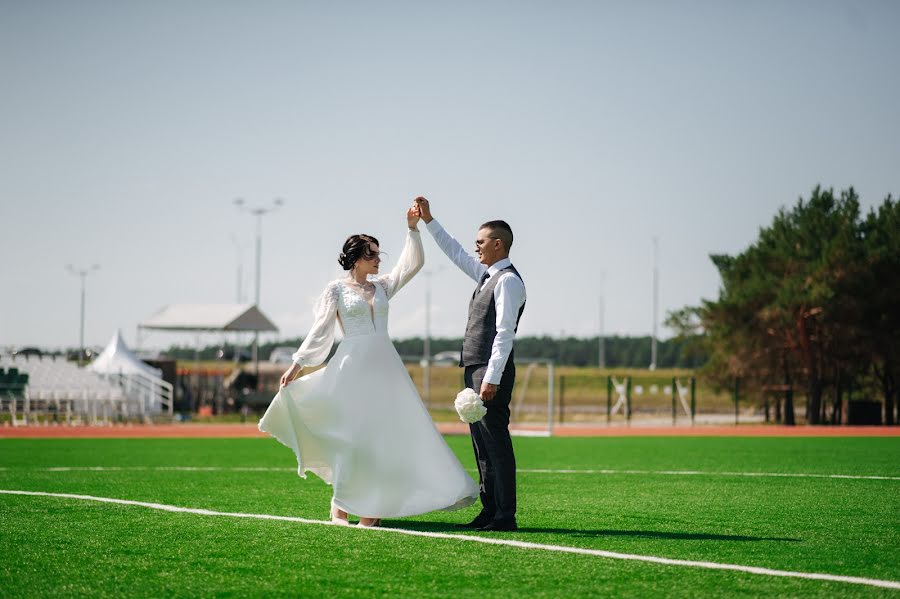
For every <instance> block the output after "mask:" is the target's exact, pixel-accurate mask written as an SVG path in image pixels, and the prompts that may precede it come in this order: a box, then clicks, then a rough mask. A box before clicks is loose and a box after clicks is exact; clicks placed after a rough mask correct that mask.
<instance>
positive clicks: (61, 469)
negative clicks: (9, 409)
mask: <svg viewBox="0 0 900 599" xmlns="http://www.w3.org/2000/svg"><path fill="white" fill-rule="evenodd" d="M25 469H26V470H41V471H45V472H107V471H108V472H118V471H149V470H155V471H162V472H165V471H172V472H296V471H297V469H296V468H277V467H265V466H234V467H231V466H55V467H49V468H25ZM0 470H10V469H9V468H0ZM470 471H471V472H477V470H474V469H470ZM516 472H518V473H519V474H599V475H617V474H625V475H634V474H638V475H645V476H646V475H663V476H749V477H773V478H831V479H846V480H894V481H900V476H877V475H862V474H812V473H802V472H714V471H713V472H710V471H701V470H608V469H597V470H570V469H549V468H520V469H518V470H517V471H516Z"/></svg>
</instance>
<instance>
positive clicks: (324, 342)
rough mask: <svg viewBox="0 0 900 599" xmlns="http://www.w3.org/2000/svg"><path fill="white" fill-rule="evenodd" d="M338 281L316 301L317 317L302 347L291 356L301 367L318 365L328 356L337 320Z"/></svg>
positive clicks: (327, 288)
mask: <svg viewBox="0 0 900 599" xmlns="http://www.w3.org/2000/svg"><path fill="white" fill-rule="evenodd" d="M339 292H340V291H339V290H338V287H337V283H329V284H328V287H326V288H325V291H324V292H323V293H322V295H321V297H319V301H318V302H317V303H316V319H315V322H313V325H312V327H311V328H310V329H309V333H307V335H306V338H305V339H304V340H303V343H302V344H300V348H299V349H298V350H297V351H296V352H294V355H293V356H291V357H292V358H293V360H294V364H296V365H297V366H299V367H303V366H318V365H319V364H321V363H322V362H324V361H325V359H326V358H327V357H328V354H329V353H330V352H331V346H332V345H333V344H334V324H335V321H336V320H337V301H338V293H339Z"/></svg>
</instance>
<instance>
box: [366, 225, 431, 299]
mask: <svg viewBox="0 0 900 599" xmlns="http://www.w3.org/2000/svg"><path fill="white" fill-rule="evenodd" d="M424 264H425V249H424V248H423V247H422V234H421V233H419V232H418V231H414V230H413V229H410V230H409V231H408V232H407V233H406V245H404V246H403V252H401V254H400V258H399V259H398V260H397V264H396V265H395V266H394V268H393V270H391V272H390V274H386V275H382V276H380V277H378V278H377V279H376V280H377V281H378V283H379V284H380V285H381V286H382V287H383V288H384V291H385V293H386V294H387V296H388V298H391V297H394V295H395V294H396V293H397V292H398V291H400V288H401V287H403V286H404V285H406V284H407V283H409V281H410V279H412V278H413V277H414V276H415V275H416V273H417V272H419V271H420V270H422V266H423V265H424Z"/></svg>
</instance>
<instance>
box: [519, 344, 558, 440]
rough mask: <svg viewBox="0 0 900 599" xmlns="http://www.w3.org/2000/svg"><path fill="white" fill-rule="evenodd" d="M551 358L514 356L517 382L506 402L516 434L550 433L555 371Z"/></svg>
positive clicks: (554, 410) (552, 416)
mask: <svg viewBox="0 0 900 599" xmlns="http://www.w3.org/2000/svg"><path fill="white" fill-rule="evenodd" d="M554 370H555V364H554V362H553V360H548V359H541V358H534V359H532V358H517V359H516V385H515V387H514V388H513V397H512V401H511V402H510V406H509V411H510V415H509V423H510V426H509V429H510V433H511V434H513V435H519V436H534V437H549V436H551V435H553V422H554V417H555V415H556V389H555V387H554V382H555V380H556V374H555V372H554Z"/></svg>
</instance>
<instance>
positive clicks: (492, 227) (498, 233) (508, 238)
mask: <svg viewBox="0 0 900 599" xmlns="http://www.w3.org/2000/svg"><path fill="white" fill-rule="evenodd" d="M479 228H481V229H487V230H488V231H490V232H491V237H494V238H495V239H499V240H500V241H501V242H502V243H503V247H504V248H506V251H507V252H508V251H509V248H511V247H512V244H513V232H512V227H510V226H509V224H508V223H507V222H506V221H505V220H489V221H488V222H486V223H484V224H483V225H481V227H479Z"/></svg>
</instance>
